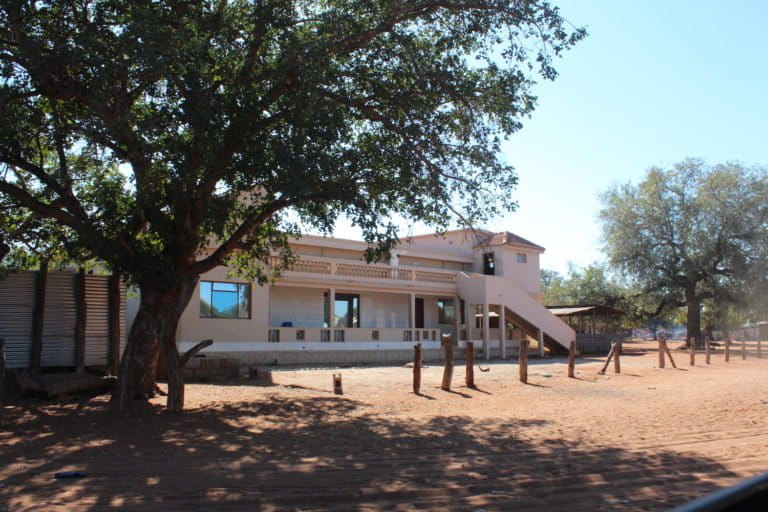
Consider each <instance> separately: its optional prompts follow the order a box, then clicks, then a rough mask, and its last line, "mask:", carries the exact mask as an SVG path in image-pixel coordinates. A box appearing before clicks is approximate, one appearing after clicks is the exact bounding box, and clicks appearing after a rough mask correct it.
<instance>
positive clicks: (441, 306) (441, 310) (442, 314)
mask: <svg viewBox="0 0 768 512" xmlns="http://www.w3.org/2000/svg"><path fill="white" fill-rule="evenodd" d="M455 319H456V307H455V306H454V304H453V299H437V323H439V324H452V323H453V322H454V320H455Z"/></svg>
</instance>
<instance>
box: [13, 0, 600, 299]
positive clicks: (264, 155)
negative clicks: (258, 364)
mask: <svg viewBox="0 0 768 512" xmlns="http://www.w3.org/2000/svg"><path fill="white" fill-rule="evenodd" d="M584 35H585V33H584V31H583V30H581V29H573V30H569V29H568V28H567V26H566V24H565V23H564V21H563V20H562V18H560V16H559V13H558V11H557V9H556V8H554V7H551V6H550V5H549V4H547V3H545V2H538V1H526V2H521V1H511V0H506V1H505V0H487V1H484V2H479V3H478V2H469V3H454V2H435V1H424V0H420V1H394V0H377V1H374V0H346V1H324V2H309V1H296V2H284V1H265V2H247V1H193V2H175V1H170V0H169V1H158V2H118V1H110V0H103V1H98V2H83V1H77V0H76V1H72V2H27V1H7V2H3V3H2V5H1V6H0V116H2V118H3V119H5V120H10V121H11V122H4V123H2V124H0V199H1V200H2V201H3V202H4V203H5V204H6V205H8V207H9V208H11V209H16V210H23V211H24V212H26V213H23V214H21V217H22V218H27V217H28V216H29V215H30V214H31V216H32V217H34V218H37V219H42V221H41V224H40V225H39V228H38V229H40V230H43V229H47V228H46V226H50V225H52V224H55V226H57V227H58V228H57V229H55V230H54V231H55V233H50V238H46V240H49V241H54V240H55V241H59V242H62V241H65V242H66V244H65V245H63V246H62V248H64V249H66V251H67V252H68V253H71V254H78V253H81V252H82V251H85V252H86V253H87V254H89V255H91V256H93V257H96V258H98V259H100V260H102V261H104V262H106V264H107V265H108V266H109V267H111V268H113V269H116V270H120V271H122V272H123V274H124V275H126V276H128V277H129V278H131V279H132V280H133V281H134V282H135V283H137V284H139V285H140V286H141V287H154V288H156V289H157V288H158V287H174V286H178V282H179V281H180V280H185V279H190V278H196V277H197V276H198V275H199V274H200V273H203V272H205V271H207V270H210V269H211V268H214V267H215V266H217V265H220V264H224V263H231V264H235V265H237V266H238V267H239V268H240V269H241V270H242V271H243V272H244V273H246V274H247V275H249V276H250V277H252V278H254V279H257V280H261V281H263V280H264V279H266V277H267V274H266V272H265V270H264V269H265V267H264V263H265V262H266V260H267V258H268V257H269V255H270V254H271V253H274V252H276V251H277V252H280V253H281V254H283V255H284V256H285V258H284V259H285V261H287V259H288V257H289V254H288V252H287V251H286V237H287V236H288V235H290V234H295V233H297V232H298V230H299V226H297V225H289V224H287V222H286V221H285V218H286V212H292V214H295V215H297V216H298V218H299V219H300V220H301V223H303V224H305V225H306V224H308V225H312V226H315V227H319V228H320V229H322V230H324V231H326V232H329V231H330V230H331V229H332V227H333V225H334V222H335V220H336V219H337V218H338V216H339V215H341V214H344V215H347V216H349V217H350V218H351V219H352V220H353V222H354V223H355V224H356V225H358V226H359V227H360V228H361V229H362V231H363V233H364V236H365V238H366V240H367V241H369V242H371V243H373V244H378V248H379V250H381V251H385V250H386V249H387V248H388V247H390V246H391V244H392V243H393V242H394V240H395V238H396V233H395V229H394V226H393V225H391V223H390V222H389V221H388V219H389V218H390V216H391V215H392V214H399V215H401V216H403V217H405V218H406V219H411V220H421V221H424V222H426V223H428V224H430V225H432V226H434V227H435V228H437V229H445V228H446V227H447V226H448V225H449V223H450V222H452V221H454V220H456V219H458V220H459V221H460V222H463V223H470V224H471V223H477V222H481V221H483V220H485V219H487V218H488V217H489V216H492V215H494V214H496V213H498V212H500V211H505V210H510V209H513V208H514V206H515V204H514V202H513V200H512V199H511V195H510V190H512V189H513V188H514V186H515V184H516V183H517V177H516V176H515V173H514V172H513V169H512V168H511V167H510V166H509V165H507V164H505V163H503V162H501V161H499V159H498V157H497V154H498V149H499V144H500V142H501V140H502V139H503V138H504V137H506V136H508V135H510V134H511V133H513V132H515V131H516V130H518V129H519V128H520V126H521V120H522V119H524V118H525V117H526V116H528V115H530V113H531V112H532V110H533V108H534V106H535V103H536V98H535V96H533V94H532V92H531V88H532V86H533V84H534V78H535V77H536V75H539V76H541V77H543V78H545V79H553V78H554V77H555V76H556V73H555V70H554V68H553V66H552V59H553V58H554V57H556V56H558V55H560V54H561V52H562V51H564V50H566V49H568V48H570V47H571V46H572V45H573V44H575V43H576V42H577V41H579V40H580V39H581V38H583V37H584ZM23 222H24V221H23V220H19V219H10V220H9V219H5V218H4V219H3V220H2V223H3V224H4V227H3V228H1V229H3V231H2V233H3V235H4V236H6V237H10V238H9V239H7V240H10V241H12V242H13V244H19V243H21V241H20V239H19V237H20V236H24V235H25V234H28V233H29V232H30V231H27V230H21V231H19V229H18V227H19V226H21V225H22V223H23ZM53 245H54V246H58V245H59V244H56V243H54V244H53ZM371 256H372V257H375V256H376V253H375V251H374V253H372V254H371Z"/></svg>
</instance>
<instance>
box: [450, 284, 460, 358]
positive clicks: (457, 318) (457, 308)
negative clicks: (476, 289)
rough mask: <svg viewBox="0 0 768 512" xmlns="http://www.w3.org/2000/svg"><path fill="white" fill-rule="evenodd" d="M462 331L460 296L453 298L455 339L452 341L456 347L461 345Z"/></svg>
mask: <svg viewBox="0 0 768 512" xmlns="http://www.w3.org/2000/svg"><path fill="white" fill-rule="evenodd" d="M460 329H461V299H460V298H459V296H458V295H455V296H454V297H453V332H454V337H453V339H452V340H451V342H452V344H453V346H454V347H457V346H458V345H459V338H460V337H461V336H460V335H459V333H460V332H461V331H460Z"/></svg>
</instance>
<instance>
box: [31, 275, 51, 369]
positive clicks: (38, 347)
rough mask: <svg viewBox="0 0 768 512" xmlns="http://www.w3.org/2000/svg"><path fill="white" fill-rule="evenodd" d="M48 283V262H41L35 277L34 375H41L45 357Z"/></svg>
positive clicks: (33, 321) (33, 314)
mask: <svg viewBox="0 0 768 512" xmlns="http://www.w3.org/2000/svg"><path fill="white" fill-rule="evenodd" d="M47 281H48V261H47V260H43V261H41V262H40V270H38V271H37V273H36V275H35V298H34V309H33V312H32V352H31V354H30V360H29V370H30V373H32V375H37V374H38V373H40V360H41V359H42V356H43V323H44V321H45V286H46V283H47Z"/></svg>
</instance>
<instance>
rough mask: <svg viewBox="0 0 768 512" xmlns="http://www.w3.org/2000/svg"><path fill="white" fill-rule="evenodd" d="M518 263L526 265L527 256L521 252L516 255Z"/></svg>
mask: <svg viewBox="0 0 768 512" xmlns="http://www.w3.org/2000/svg"><path fill="white" fill-rule="evenodd" d="M517 262H518V263H528V255H527V254H525V253H522V252H519V253H517Z"/></svg>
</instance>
